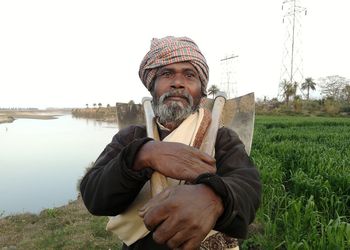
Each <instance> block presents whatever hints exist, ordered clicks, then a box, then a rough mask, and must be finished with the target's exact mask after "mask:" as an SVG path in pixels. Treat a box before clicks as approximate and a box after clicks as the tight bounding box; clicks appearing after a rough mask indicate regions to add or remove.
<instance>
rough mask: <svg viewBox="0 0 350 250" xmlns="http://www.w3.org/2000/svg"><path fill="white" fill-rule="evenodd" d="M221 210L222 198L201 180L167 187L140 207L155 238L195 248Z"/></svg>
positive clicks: (165, 242) (174, 246)
mask: <svg viewBox="0 0 350 250" xmlns="http://www.w3.org/2000/svg"><path fill="white" fill-rule="evenodd" d="M222 213H223V205H222V201H221V198H220V197H219V196H218V195H216V194H215V193H214V191H212V190H211V189H210V188H209V187H207V186H206V185H204V184H197V185H179V186H173V187H170V188H167V189H166V190H164V191H163V192H162V193H160V194H159V195H157V196H155V197H153V198H152V199H151V200H150V201H149V202H148V203H147V204H146V205H145V206H144V207H143V208H141V209H140V211H139V215H140V216H141V217H143V221H144V223H145V225H146V227H147V229H149V230H150V231H153V239H154V241H155V242H157V243H158V244H166V245H167V246H168V247H170V248H171V249H174V248H178V249H197V248H198V247H199V246H200V244H201V242H202V240H203V239H204V238H205V237H206V236H207V234H208V233H209V232H210V230H211V229H212V228H213V227H214V225H215V223H216V221H217V219H218V218H219V216H220V215H221V214H222Z"/></svg>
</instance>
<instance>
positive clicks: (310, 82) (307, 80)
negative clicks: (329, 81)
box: [301, 77, 316, 100]
mask: <svg viewBox="0 0 350 250" xmlns="http://www.w3.org/2000/svg"><path fill="white" fill-rule="evenodd" d="M301 89H302V90H304V89H307V100H309V97H310V89H311V90H316V83H315V82H314V80H313V79H312V78H311V77H308V78H305V82H303V83H302V84H301Z"/></svg>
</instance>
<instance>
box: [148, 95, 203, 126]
mask: <svg viewBox="0 0 350 250" xmlns="http://www.w3.org/2000/svg"><path fill="white" fill-rule="evenodd" d="M171 96H181V97H184V98H186V99H187V101H188V103H189V104H184V103H182V102H178V101H169V102H168V103H167V104H165V103H164V100H165V99H166V98H168V97H171ZM152 105H153V110H154V114H155V116H156V117H157V118H158V121H159V122H160V123H161V124H162V125H165V124H167V123H172V124H174V125H175V126H178V125H180V124H181V122H183V121H184V120H185V119H186V118H187V117H188V116H189V115H191V114H192V113H194V112H196V111H197V110H198V108H199V105H193V98H192V96H191V95H190V94H188V93H187V92H184V91H178V90H175V91H169V92H167V93H165V94H163V95H162V96H161V97H160V98H159V100H157V98H153V102H152Z"/></svg>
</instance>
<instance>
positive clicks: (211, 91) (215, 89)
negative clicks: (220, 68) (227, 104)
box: [208, 85, 220, 99]
mask: <svg viewBox="0 0 350 250" xmlns="http://www.w3.org/2000/svg"><path fill="white" fill-rule="evenodd" d="M219 91H220V89H219V88H218V87H217V86H216V85H211V87H210V88H209V89H208V95H213V99H214V96H215V95H216V94H217V93H218V92H219Z"/></svg>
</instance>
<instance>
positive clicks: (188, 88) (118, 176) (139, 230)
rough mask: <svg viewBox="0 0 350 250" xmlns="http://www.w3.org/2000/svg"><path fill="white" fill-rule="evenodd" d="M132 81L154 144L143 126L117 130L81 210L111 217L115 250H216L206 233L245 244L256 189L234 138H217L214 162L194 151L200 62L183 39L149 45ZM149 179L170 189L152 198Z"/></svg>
mask: <svg viewBox="0 0 350 250" xmlns="http://www.w3.org/2000/svg"><path fill="white" fill-rule="evenodd" d="M139 76H140V78H141V81H142V82H143V84H144V85H145V86H146V87H147V89H148V90H149V91H150V93H151V95H152V97H153V109H154V112H155V115H156V121H155V122H156V124H157V127H158V132H159V135H160V139H161V141H154V140H153V139H151V138H148V137H147V134H146V129H145V127H144V126H136V125H134V126H130V127H128V128H125V129H122V130H120V131H119V132H118V133H117V134H116V135H115V136H114V137H113V139H112V142H111V143H110V144H108V145H107V146H106V148H105V149H104V151H103V152H102V153H101V155H100V156H99V157H98V159H97V161H96V162H95V164H94V166H93V168H92V169H90V170H89V171H88V172H87V173H86V175H85V176H84V178H83V180H82V182H81V185H80V189H81V194H82V197H83V200H84V203H85V205H86V207H87V209H88V210H89V211H90V212H91V213H92V214H94V215H105V216H106V215H107V216H115V217H113V218H111V219H110V221H109V223H108V225H107V229H108V230H111V231H113V232H115V233H116V234H117V235H118V236H119V238H120V239H121V240H122V241H123V242H124V244H123V249H152V250H153V249H175V248H176V249H198V248H199V247H201V248H203V249H219V248H218V244H221V243H218V241H215V242H214V243H210V237H211V236H209V237H208V235H211V233H210V232H211V231H212V229H214V230H216V231H218V232H221V233H222V234H221V235H219V238H221V241H222V239H224V241H225V240H226V243H223V244H226V245H224V247H230V245H229V244H227V242H229V240H228V239H229V238H227V237H226V236H230V237H236V238H244V237H246V234H247V227H248V225H249V224H250V223H251V222H252V221H253V220H254V217H255V213H256V210H257V208H258V206H259V204H260V197H261V183H260V179H259V174H258V172H257V170H256V168H255V167H254V165H253V164H252V162H251V161H250V159H249V157H248V155H247V153H246V152H245V149H244V145H243V143H242V142H241V141H240V139H239V137H238V136H237V134H236V133H235V132H234V131H232V130H230V129H228V128H225V127H222V128H220V129H219V130H218V134H217V139H216V143H215V158H214V157H212V156H209V155H207V154H205V153H202V152H201V151H200V150H199V149H198V148H199V147H200V145H201V142H202V139H203V135H204V134H205V131H206V128H207V127H208V124H209V123H210V116H208V112H207V111H204V110H203V108H201V107H200V103H201V99H202V97H205V96H206V87H207V83H208V78H209V68H208V65H207V63H206V60H205V58H204V56H203V55H202V53H201V52H200V50H199V48H198V46H197V45H196V44H195V43H194V42H193V41H192V40H191V39H189V38H187V37H165V38H162V39H153V40H152V43H151V49H150V51H149V52H148V53H147V54H146V56H145V57H144V59H143V61H142V62H141V65H140V70H139ZM154 171H158V172H159V173H161V174H163V175H165V176H166V177H168V180H169V182H170V183H171V185H170V187H169V188H167V189H166V190H164V191H163V192H161V193H160V194H158V195H156V196H155V197H153V198H152V197H150V191H149V180H150V177H151V175H152V173H153V172H154ZM181 184H188V185H181ZM214 235H216V234H214ZM206 237H207V238H206ZM207 239H209V241H207ZM216 240H217V239H216ZM208 242H209V243H208ZM231 247H232V246H231Z"/></svg>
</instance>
